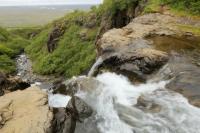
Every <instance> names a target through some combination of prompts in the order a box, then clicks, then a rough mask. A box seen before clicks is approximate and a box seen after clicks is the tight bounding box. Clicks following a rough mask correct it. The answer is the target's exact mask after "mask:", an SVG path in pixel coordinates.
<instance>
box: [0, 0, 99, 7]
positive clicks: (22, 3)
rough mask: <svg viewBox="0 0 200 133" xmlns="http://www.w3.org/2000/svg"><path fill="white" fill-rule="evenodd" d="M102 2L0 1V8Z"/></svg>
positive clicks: (65, 0)
mask: <svg viewBox="0 0 200 133" xmlns="http://www.w3.org/2000/svg"><path fill="white" fill-rule="evenodd" d="M102 1H103V0H0V6H9V5H43V4H98V3H101V2H102Z"/></svg>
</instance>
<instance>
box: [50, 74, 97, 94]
mask: <svg viewBox="0 0 200 133" xmlns="http://www.w3.org/2000/svg"><path fill="white" fill-rule="evenodd" d="M98 85H100V82H99V81H97V80H95V79H93V78H89V77H85V76H83V77H78V78H73V79H70V80H67V81H65V82H62V83H61V84H59V86H58V88H57V89H54V92H53V93H60V94H64V95H69V96H74V95H75V94H76V93H77V92H78V91H79V90H82V91H89V92H92V91H94V90H95V88H96V87H97V86H98Z"/></svg>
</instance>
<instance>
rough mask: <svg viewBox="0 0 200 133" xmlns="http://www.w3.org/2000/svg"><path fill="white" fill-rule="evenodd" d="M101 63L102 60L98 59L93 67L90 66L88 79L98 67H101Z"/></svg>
mask: <svg viewBox="0 0 200 133" xmlns="http://www.w3.org/2000/svg"><path fill="white" fill-rule="evenodd" d="M102 63H103V59H102V57H99V58H98V59H97V61H96V62H95V63H94V65H93V66H92V68H91V69H90V71H89V73H88V76H89V77H91V76H93V75H94V73H95V71H96V70H97V69H98V67H99V65H101V64H102Z"/></svg>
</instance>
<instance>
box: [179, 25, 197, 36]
mask: <svg viewBox="0 0 200 133" xmlns="http://www.w3.org/2000/svg"><path fill="white" fill-rule="evenodd" d="M176 26H177V28H178V29H180V30H182V31H184V32H191V33H193V34H195V35H198V36H200V27H195V26H192V25H184V24H177V25H176Z"/></svg>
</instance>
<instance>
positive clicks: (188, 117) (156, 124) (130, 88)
mask: <svg viewBox="0 0 200 133" xmlns="http://www.w3.org/2000/svg"><path fill="white" fill-rule="evenodd" d="M96 80H98V81H100V82H101V83H103V84H104V85H103V86H98V87H97V88H96V90H95V91H93V92H92V93H91V92H90V93H87V92H81V91H80V92H79V94H77V95H78V96H79V97H81V98H82V99H83V100H84V101H85V102H86V103H87V104H89V105H90V106H91V107H92V108H93V110H95V111H96V116H95V121H96V124H97V128H98V130H99V132H100V133H200V126H199V123H200V109H199V108H196V107H194V106H192V105H190V104H189V103H188V101H187V99H186V98H184V97H183V96H182V95H180V94H177V93H174V92H170V91H168V90H166V89H165V85H166V84H167V81H161V82H156V83H152V82H149V83H146V84H142V85H138V86H135V85H132V84H131V83H130V82H129V80H128V79H127V78H126V77H124V76H122V75H117V74H115V73H104V74H101V75H99V76H97V77H96ZM140 96H143V97H144V98H145V99H148V101H150V102H152V103H154V104H157V105H159V106H160V107H161V110H160V111H159V112H144V111H143V110H141V109H139V108H138V107H136V106H135V105H136V104H137V101H138V98H139V97H140ZM150 105H151V103H150ZM86 122H88V121H86ZM88 133H89V132H88Z"/></svg>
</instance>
